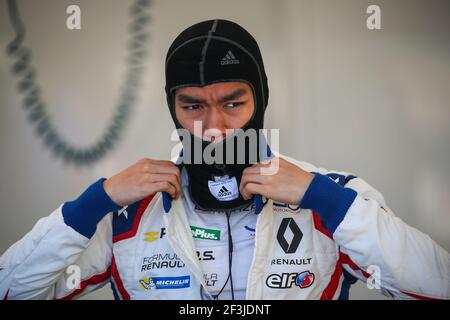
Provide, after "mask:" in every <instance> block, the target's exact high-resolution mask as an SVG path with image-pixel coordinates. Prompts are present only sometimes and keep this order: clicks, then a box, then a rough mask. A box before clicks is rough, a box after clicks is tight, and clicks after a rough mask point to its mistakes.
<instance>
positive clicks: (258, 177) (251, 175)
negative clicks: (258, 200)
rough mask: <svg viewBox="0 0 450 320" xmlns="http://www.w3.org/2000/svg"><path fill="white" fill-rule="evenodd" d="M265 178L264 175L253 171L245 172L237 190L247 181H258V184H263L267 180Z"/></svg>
mask: <svg viewBox="0 0 450 320" xmlns="http://www.w3.org/2000/svg"><path fill="white" fill-rule="evenodd" d="M266 180H267V178H266V177H265V176H261V175H260V174H255V173H246V174H243V175H242V178H241V183H240V185H239V191H241V190H242V188H243V187H245V185H246V184H247V183H259V184H265V183H266V182H267V181H266Z"/></svg>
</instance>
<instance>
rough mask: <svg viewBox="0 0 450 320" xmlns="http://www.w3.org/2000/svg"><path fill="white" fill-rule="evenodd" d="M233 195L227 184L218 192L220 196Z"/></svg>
mask: <svg viewBox="0 0 450 320" xmlns="http://www.w3.org/2000/svg"><path fill="white" fill-rule="evenodd" d="M229 195H231V192H230V191H228V189H227V188H226V187H225V186H222V188H220V190H219V193H217V196H218V197H226V196H229Z"/></svg>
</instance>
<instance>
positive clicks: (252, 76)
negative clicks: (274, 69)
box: [165, 19, 269, 211]
mask: <svg viewBox="0 0 450 320" xmlns="http://www.w3.org/2000/svg"><path fill="white" fill-rule="evenodd" d="M230 81H233V82H235V81H238V82H245V83H247V84H248V85H249V86H250V87H251V88H252V90H253V98H254V104H255V107H254V112H253V115H252V117H251V119H250V120H249V121H248V122H247V123H246V124H245V125H244V126H243V127H242V128H241V129H242V130H244V132H245V131H246V130H248V129H255V130H256V131H257V132H259V129H262V128H263V123H264V111H265V109H266V107H267V101H268V98H269V88H268V85H267V77H266V74H265V71H264V65H263V60H262V56H261V52H260V50H259V47H258V44H257V42H256V40H255V39H254V38H253V37H252V35H251V34H250V33H248V32H247V31H246V30H245V29H244V28H243V27H241V26H240V25H238V24H237V23H234V22H231V21H227V20H221V19H216V20H208V21H203V22H200V23H197V24H194V25H193V26H191V27H189V28H187V29H186V30H184V31H183V32H181V34H180V35H178V37H177V38H176V39H175V40H174V41H173V43H172V45H171V46H170V48H169V50H168V52H167V56H166V86H165V90H166V95H167V103H168V106H169V110H170V113H171V116H172V118H173V121H174V123H175V126H176V128H177V129H180V128H182V127H181V125H180V124H179V122H178V120H177V118H176V114H175V90H176V89H178V88H181V87H193V86H198V87H203V86H206V85H209V84H213V83H218V82H230ZM236 129H237V128H236ZM258 137H259V135H258ZM232 138H233V137H231V138H227V139H224V140H222V141H221V142H218V144H219V143H223V144H225V146H226V144H227V143H229V139H232ZM195 139H198V138H197V137H195V136H194V135H192V134H191V143H190V144H188V143H185V141H183V139H181V140H182V144H183V152H186V150H187V149H188V148H190V150H191V156H192V158H191V161H190V163H187V162H186V161H185V163H182V165H183V166H184V167H185V168H186V170H187V173H188V176H189V192H190V196H191V199H192V201H193V202H194V203H195V204H196V205H197V206H199V207H200V208H202V209H205V210H213V211H230V210H235V209H238V208H241V207H244V206H247V205H248V204H249V203H250V202H251V201H252V199H250V200H247V201H246V200H244V199H243V198H242V196H241V194H240V193H239V184H240V181H241V177H242V171H243V170H244V169H245V168H246V167H248V166H251V165H252V164H253V163H252V162H255V161H251V159H249V157H246V159H245V163H243V164H237V163H236V161H235V162H234V163H233V164H228V163H224V164H222V163H213V164H207V163H205V162H204V160H203V157H201V158H202V160H201V163H194V162H193V160H194V156H193V154H194V148H193V145H194V144H193V143H192V142H193V141H194V140H195ZM209 143H210V142H208V141H204V140H202V141H201V142H200V144H201V145H202V149H201V150H202V151H203V150H204V149H205V148H206V147H207V146H208V144H209ZM248 143H249V141H246V144H245V149H246V152H247V151H248V149H249V145H248ZM257 143H258V146H259V138H258V142H257ZM235 146H236V144H235ZM223 150H224V153H225V154H226V147H224V149H223ZM236 151H237V150H236V149H235V159H236V155H237V152H236ZM259 153H260V152H259V151H258V159H257V161H260V155H259Z"/></svg>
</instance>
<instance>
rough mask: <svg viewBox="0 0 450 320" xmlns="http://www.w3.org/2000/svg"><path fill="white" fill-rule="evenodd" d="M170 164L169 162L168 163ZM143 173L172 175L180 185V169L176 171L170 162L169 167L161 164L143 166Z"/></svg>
mask: <svg viewBox="0 0 450 320" xmlns="http://www.w3.org/2000/svg"><path fill="white" fill-rule="evenodd" d="M169 162H170V161H169ZM144 173H152V174H158V173H165V174H173V175H175V176H176V178H177V179H178V183H179V184H180V185H181V174H180V169H178V167H177V166H175V165H174V164H173V163H172V162H170V165H168V164H163V163H160V162H155V163H152V164H151V165H145V166H144Z"/></svg>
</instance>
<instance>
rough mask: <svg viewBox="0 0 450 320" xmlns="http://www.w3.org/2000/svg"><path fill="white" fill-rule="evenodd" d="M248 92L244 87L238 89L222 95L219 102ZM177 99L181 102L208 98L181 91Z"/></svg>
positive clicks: (201, 100)
mask: <svg viewBox="0 0 450 320" xmlns="http://www.w3.org/2000/svg"><path fill="white" fill-rule="evenodd" d="M247 92H248V91H247V90H246V89H243V88H239V89H236V90H235V91H233V92H232V93H230V94H227V95H226V96H223V97H221V98H220V99H219V103H224V102H226V101H230V100H235V99H238V98H240V97H242V96H243V95H245V94H247ZM177 99H178V101H180V102H181V103H206V100H204V99H201V98H197V97H194V96H189V95H187V94H183V93H180V94H179V95H177Z"/></svg>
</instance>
